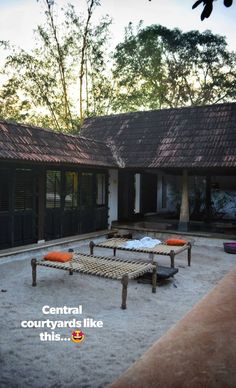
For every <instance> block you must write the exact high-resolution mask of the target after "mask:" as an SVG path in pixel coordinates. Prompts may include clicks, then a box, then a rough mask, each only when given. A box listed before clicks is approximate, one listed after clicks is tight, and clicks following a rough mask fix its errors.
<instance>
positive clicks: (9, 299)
mask: <svg viewBox="0 0 236 388" xmlns="http://www.w3.org/2000/svg"><path fill="white" fill-rule="evenodd" d="M74 248H75V249H76V248H77V249H78V250H80V251H81V252H86V253H89V249H88V244H87V243H86V244H85V243H83V242H81V243H80V244H79V245H78V246H77V247H76V244H75V245H74ZM95 254H97V255H98V254H100V255H109V254H110V255H111V254H112V252H111V251H108V250H104V249H98V248H97V249H96V250H95ZM34 256H35V255H34ZM118 256H120V257H126V258H134V254H131V253H127V252H122V251H121V252H119V254H118ZM31 257H32V254H30V253H27V254H21V255H16V256H13V257H11V258H9V259H7V258H6V259H4V260H2V259H1V261H0V271H1V280H0V304H1V309H0V311H1V312H0V315H1V327H0V351H1V359H0V362H1V369H0V370H1V372H0V386H1V387H8V388H11V387H33V388H39V387H40V388H41V387H42V388H43V387H44V388H45V387H47V388H49V387H63V388H64V387H71V388H73V387H76V388H78V387H80V388H85V387H87V388H98V387H107V386H108V385H109V384H110V383H111V382H112V381H114V380H115V379H116V378H117V377H118V376H119V375H120V374H121V373H122V372H124V371H125V370H126V369H127V367H128V366H129V365H130V364H131V363H132V362H134V361H135V360H136V359H138V358H139V357H140V356H141V355H142V354H143V353H144V352H145V351H146V350H147V349H148V348H149V346H150V345H152V344H153V342H154V341H156V340H157V339H158V338H160V337H161V336H162V335H163V334H164V333H165V332H166V331H167V330H168V329H169V328H170V327H171V326H173V325H175V324H176V323H177V322H178V321H179V320H180V319H181V318H182V317H183V316H184V315H185V314H186V313H187V312H188V311H189V310H190V309H191V308H192V307H193V306H194V305H195V304H196V303H197V302H198V301H199V300H200V299H201V298H202V297H203V296H204V295H205V294H206V293H207V292H209V291H210V290H211V289H212V288H213V287H214V285H215V284H216V283H217V282H218V281H219V280H220V279H221V278H222V277H223V276H224V275H226V274H227V273H228V272H229V271H230V270H231V269H233V268H234V267H235V266H236V256H235V255H230V254H227V253H224V251H223V246H222V248H219V247H214V246H211V247H209V246H207V245H201V246H200V245H198V246H195V245H194V246H193V249H192V264H191V267H188V266H187V259H186V252H183V253H181V254H180V255H177V256H176V258H175V263H176V267H177V268H178V269H179V272H178V273H177V274H176V275H175V277H174V278H172V279H169V280H167V281H163V282H161V283H159V286H158V288H157V293H156V294H152V292H151V285H149V284H138V283H137V281H136V280H132V281H130V283H129V287H128V299H127V305H128V309H127V310H121V309H120V304H121V284H120V282H119V281H117V280H110V279H104V278H99V277H97V276H89V275H81V274H76V273H75V274H74V275H73V276H69V275H68V273H67V272H65V271H60V270H55V269H49V268H44V267H38V268H37V287H32V286H31V281H32V278H31V265H30V259H31ZM135 257H137V258H145V255H141V254H140V255H136V254H135ZM157 262H158V264H160V265H165V266H169V265H170V261H169V258H168V257H158V258H157ZM43 306H50V307H63V306H67V307H77V306H82V314H79V315H78V314H77V315H74V314H73V313H69V314H52V313H50V314H43V311H42V308H43ZM85 318H91V319H92V320H93V324H94V321H102V323H103V327H83V322H84V319H85ZM73 319H76V320H79V321H81V322H82V328H81V330H83V332H84V334H85V339H84V341H83V342H82V343H79V344H78V343H73V342H72V341H67V340H60V341H59V340H57V341H55V340H54V341H53V340H52V339H53V337H54V339H55V335H56V334H60V335H61V338H64V337H65V338H69V337H70V335H71V333H72V331H73V329H75V328H74V327H57V328H55V329H53V330H52V329H51V328H45V327H44V328H23V327H22V325H21V323H22V321H46V320H49V321H50V322H55V321H72V320H73ZM90 322H92V321H91V320H90ZM77 330H78V329H77ZM45 332H47V333H48V334H50V336H48V337H47V340H44V341H42V340H41V339H40V333H45ZM53 333H54V334H53ZM41 338H42V336H41ZM50 338H51V340H50Z"/></svg>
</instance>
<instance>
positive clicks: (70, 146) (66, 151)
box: [0, 121, 116, 167]
mask: <svg viewBox="0 0 236 388" xmlns="http://www.w3.org/2000/svg"><path fill="white" fill-rule="evenodd" d="M9 159H10V160H23V161H30V162H43V163H60V164H81V165H89V166H101V167H102V166H115V165H116V163H115V161H114V158H113V156H112V153H111V150H110V149H109V148H108V146H107V145H106V144H105V143H102V142H99V141H95V140H89V139H85V138H83V137H78V136H73V135H66V134H63V133H58V132H54V131H52V130H47V129H43V128H39V127H33V126H29V125H23V124H15V123H11V122H6V121H0V160H9Z"/></svg>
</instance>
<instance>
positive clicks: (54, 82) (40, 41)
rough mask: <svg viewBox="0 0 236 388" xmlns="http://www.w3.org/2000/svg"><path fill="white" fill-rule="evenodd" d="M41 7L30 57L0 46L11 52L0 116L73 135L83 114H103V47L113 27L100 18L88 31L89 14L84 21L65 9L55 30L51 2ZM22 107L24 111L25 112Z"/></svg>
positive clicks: (105, 89) (94, 3)
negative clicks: (9, 96) (40, 20)
mask: <svg viewBox="0 0 236 388" xmlns="http://www.w3.org/2000/svg"><path fill="white" fill-rule="evenodd" d="M41 1H44V4H45V6H46V11H45V24H44V25H41V26H38V27H37V29H36V31H35V37H36V46H35V47H34V48H33V49H32V51H31V52H30V53H29V52H25V51H24V50H22V49H16V48H14V47H10V45H9V44H8V43H7V42H0V44H1V47H2V48H4V49H8V50H9V49H10V50H11V52H10V54H9V55H8V56H7V58H6V62H5V70H4V74H5V78H7V80H6V81H5V83H3V85H2V90H1V86H0V98H5V97H4V96H6V90H7V91H8V93H10V92H11V94H12V99H11V104H10V105H9V104H7V100H6V104H5V105H4V106H5V109H3V108H1V110H0V114H1V115H2V116H5V117H4V118H8V117H12V116H14V117H15V119H16V120H18V121H22V120H23V121H24V120H25V119H27V121H30V122H31V123H34V124H37V125H43V126H49V127H52V128H55V129H57V130H62V131H67V132H77V131H78V129H79V127H80V122H81V118H82V116H83V115H84V114H85V115H91V114H103V113H106V112H105V110H106V108H107V103H106V99H107V98H108V91H109V90H110V88H109V82H110V81H109V80H108V76H107V72H106V65H107V55H106V47H105V46H106V43H107V40H108V29H109V25H110V23H111V21H110V19H108V18H104V19H103V20H101V21H100V22H99V23H98V24H97V25H92V23H91V20H90V19H91V16H92V12H93V9H92V10H91V11H90V12H91V13H90V17H89V19H88V18H87V19H86V17H83V16H82V15H77V14H76V12H75V10H74V7H73V6H71V5H68V6H67V7H66V8H65V9H64V10H62V15H61V16H62V17H63V18H62V21H60V25H58V24H57V23H56V20H57V18H56V17H55V14H54V12H55V11H54V2H53V1H49V0H41ZM89 4H90V5H92V6H93V7H95V6H97V5H99V1H95V0H88V6H89ZM85 30H86V40H85V39H84V35H85ZM82 52H83V53H84V55H83V62H84V63H83V69H82V72H81V61H82V59H81V58H82ZM105 57H106V59H105ZM13 79H14V80H15V83H14V85H13V81H12V80H13ZM2 96H3V97H2ZM13 96H14V99H13ZM19 96H20V97H19ZM21 98H22V99H23V100H22V101H21ZM80 100H81V101H80ZM25 101H27V110H26V109H24V110H23V108H26V105H25ZM21 105H22V106H21ZM8 106H9V109H8ZM80 106H81V109H82V112H80V109H79V107H80ZM13 108H14V109H13ZM7 110H9V112H8V111H7ZM13 111H15V113H14V112H13ZM13 113H14V114H13ZM79 113H81V114H79Z"/></svg>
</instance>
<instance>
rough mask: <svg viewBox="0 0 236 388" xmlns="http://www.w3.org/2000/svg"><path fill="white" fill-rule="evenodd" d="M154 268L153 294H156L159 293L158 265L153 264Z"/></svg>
mask: <svg viewBox="0 0 236 388" xmlns="http://www.w3.org/2000/svg"><path fill="white" fill-rule="evenodd" d="M153 265H154V268H153V271H152V292H153V294H155V293H156V292H157V263H153Z"/></svg>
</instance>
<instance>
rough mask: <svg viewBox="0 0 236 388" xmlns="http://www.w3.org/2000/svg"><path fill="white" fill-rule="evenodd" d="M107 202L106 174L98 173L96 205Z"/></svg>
mask: <svg viewBox="0 0 236 388" xmlns="http://www.w3.org/2000/svg"><path fill="white" fill-rule="evenodd" d="M105 204H106V175H105V174H96V205H97V206H104V205H105Z"/></svg>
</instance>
